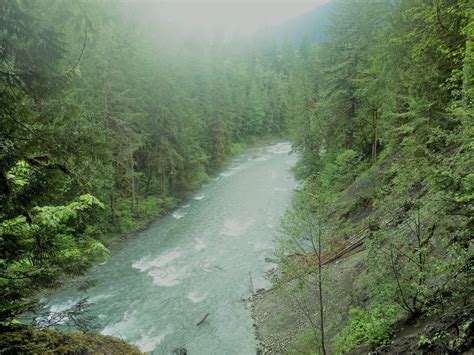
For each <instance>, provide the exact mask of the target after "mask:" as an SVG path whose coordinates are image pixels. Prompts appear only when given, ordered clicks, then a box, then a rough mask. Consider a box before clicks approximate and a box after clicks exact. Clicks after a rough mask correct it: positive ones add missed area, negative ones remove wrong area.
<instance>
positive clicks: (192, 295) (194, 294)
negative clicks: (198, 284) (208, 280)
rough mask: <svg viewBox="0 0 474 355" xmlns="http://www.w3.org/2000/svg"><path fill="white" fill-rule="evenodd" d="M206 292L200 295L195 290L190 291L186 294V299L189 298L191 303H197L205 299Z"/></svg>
mask: <svg viewBox="0 0 474 355" xmlns="http://www.w3.org/2000/svg"><path fill="white" fill-rule="evenodd" d="M206 296H207V293H205V294H203V295H200V294H199V293H197V292H196V291H192V292H190V293H189V294H188V296H187V297H188V300H190V301H191V302H192V303H199V302H202V301H204V300H205V299H206Z"/></svg>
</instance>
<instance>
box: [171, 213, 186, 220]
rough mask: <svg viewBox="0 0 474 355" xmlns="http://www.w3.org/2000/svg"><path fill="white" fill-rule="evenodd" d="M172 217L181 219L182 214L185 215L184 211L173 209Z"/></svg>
mask: <svg viewBox="0 0 474 355" xmlns="http://www.w3.org/2000/svg"><path fill="white" fill-rule="evenodd" d="M172 216H173V218H175V219H181V218H183V217H184V216H186V213H184V212H181V211H174V212H173V214H172Z"/></svg>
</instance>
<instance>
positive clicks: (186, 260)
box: [44, 143, 296, 355]
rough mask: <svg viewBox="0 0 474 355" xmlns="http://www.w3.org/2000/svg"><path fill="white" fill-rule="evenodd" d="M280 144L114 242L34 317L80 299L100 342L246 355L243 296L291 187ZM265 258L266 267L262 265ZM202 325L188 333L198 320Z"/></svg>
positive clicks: (286, 150)
mask: <svg viewBox="0 0 474 355" xmlns="http://www.w3.org/2000/svg"><path fill="white" fill-rule="evenodd" d="M290 148H291V147H290V145H289V144H288V143H279V144H275V145H270V146H265V147H258V148H253V149H250V150H248V151H246V152H245V153H244V154H242V155H241V156H239V157H237V158H235V159H234V160H233V161H232V163H231V164H230V165H229V166H228V168H227V170H225V171H223V172H222V173H221V174H220V175H218V176H217V177H216V178H214V179H212V180H211V181H210V182H209V183H208V184H207V185H206V186H204V187H203V188H202V190H201V191H200V192H198V193H196V194H195V195H194V196H192V197H191V198H190V199H189V200H187V201H185V202H184V203H183V204H182V205H181V206H179V207H178V208H177V209H176V210H175V211H174V212H173V213H172V214H170V215H168V216H166V217H164V218H162V219H160V220H159V221H157V222H156V223H154V224H152V225H151V226H150V227H149V228H148V229H146V230H145V231H143V232H141V233H139V234H138V235H137V236H134V237H132V238H130V239H128V240H127V241H125V242H124V245H122V246H121V247H120V248H119V249H118V250H117V251H115V252H114V253H113V255H112V256H111V258H110V259H109V261H108V262H107V263H105V264H103V265H99V266H96V267H95V268H94V269H93V270H91V272H90V273H88V274H87V275H86V276H85V278H86V279H88V280H94V281H95V284H94V286H93V287H91V288H89V289H87V290H86V291H78V290H77V285H76V287H73V285H72V284H71V285H69V286H66V287H64V288H63V289H60V290H59V291H57V292H55V293H54V294H52V295H51V296H50V297H49V299H48V300H47V302H46V303H45V304H44V310H46V311H50V312H54V311H60V310H63V309H66V308H68V307H70V306H71V305H73V304H74V303H75V302H77V301H79V300H80V299H83V298H85V297H87V298H88V300H89V302H90V303H91V308H90V311H91V314H92V315H94V316H95V317H96V319H97V321H98V323H99V324H100V327H99V330H100V331H101V333H102V334H108V335H113V336H117V337H121V338H123V339H125V340H127V341H129V342H130V343H132V344H135V345H136V346H137V347H138V348H140V349H141V350H142V351H144V352H150V353H153V354H170V353H171V352H172V351H173V349H176V348H186V349H187V351H188V354H190V355H194V354H255V349H256V341H255V334H254V328H253V326H252V324H253V322H252V319H251V316H250V305H249V303H248V302H245V301H242V300H244V299H247V298H248V297H249V296H250V295H251V293H252V288H253V289H254V290H257V289H259V288H264V287H268V286H269V281H268V280H267V279H266V278H265V277H264V276H265V273H266V272H267V271H268V270H269V269H271V268H274V267H275V265H274V264H272V263H269V262H268V258H269V257H272V254H273V251H274V248H275V242H274V238H275V236H276V235H277V234H278V233H277V229H278V225H279V220H280V218H281V216H282V215H283V213H284V211H285V209H286V208H287V207H288V206H289V203H290V200H291V196H292V194H293V191H294V188H295V181H294V179H293V177H292V175H291V173H290V171H289V170H290V168H291V167H292V166H293V165H294V163H295V161H296V157H295V156H294V155H292V154H290V150H291V149H290ZM266 258H267V261H265V259H266ZM207 313H209V316H208V317H207V318H206V320H205V321H204V322H202V324H200V325H199V326H197V325H196V324H197V323H198V322H199V321H200V320H201V319H202V318H203V317H204V316H205V315H206V314H207Z"/></svg>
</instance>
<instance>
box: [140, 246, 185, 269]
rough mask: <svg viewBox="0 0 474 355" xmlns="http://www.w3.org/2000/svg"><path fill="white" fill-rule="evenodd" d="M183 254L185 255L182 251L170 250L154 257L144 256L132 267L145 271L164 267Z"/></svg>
mask: <svg viewBox="0 0 474 355" xmlns="http://www.w3.org/2000/svg"><path fill="white" fill-rule="evenodd" d="M181 255H183V252H182V251H179V250H170V251H168V252H165V253H163V254H161V255H160V256H158V257H157V258H154V259H150V257H149V256H147V257H145V258H142V259H140V260H139V261H136V262H135V263H133V265H132V267H133V268H134V269H137V270H140V271H141V272H145V271H148V270H150V269H153V268H160V267H163V266H165V265H167V264H169V263H170V262H172V261H173V260H175V259H177V258H179V257H180V256H181Z"/></svg>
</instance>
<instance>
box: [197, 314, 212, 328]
mask: <svg viewBox="0 0 474 355" xmlns="http://www.w3.org/2000/svg"><path fill="white" fill-rule="evenodd" d="M207 317H209V313H206V315H205V316H204V317H203V318H202V319H201V320H200V321H199V322H197V323H196V325H197V326H200V325H201V324H202V323H204V321H205V320H206V319H207Z"/></svg>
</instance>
